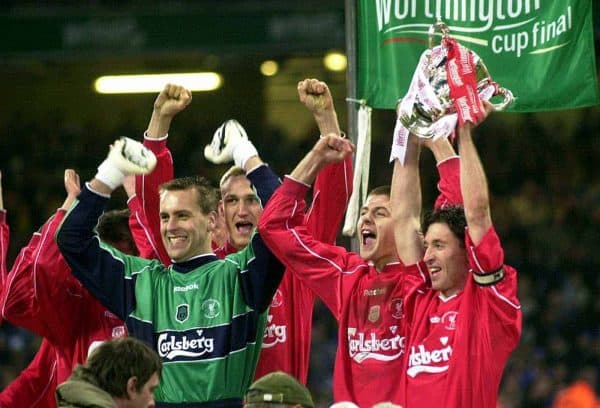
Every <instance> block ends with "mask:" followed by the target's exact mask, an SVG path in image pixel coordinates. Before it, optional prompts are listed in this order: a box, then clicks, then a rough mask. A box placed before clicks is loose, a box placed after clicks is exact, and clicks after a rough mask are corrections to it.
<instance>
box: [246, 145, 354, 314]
mask: <svg viewBox="0 0 600 408" xmlns="http://www.w3.org/2000/svg"><path fill="white" fill-rule="evenodd" d="M353 150H354V147H353V146H352V144H351V143H350V142H349V141H348V140H346V139H343V138H340V137H339V136H333V135H332V136H325V137H324V138H322V139H320V140H319V141H318V142H317V144H316V145H315V147H314V148H313V149H312V150H311V151H310V152H309V153H308V154H307V155H306V156H305V158H304V159H303V160H302V161H301V162H300V163H299V164H298V166H297V167H296V169H295V170H294V171H293V172H292V175H291V176H289V177H288V178H286V180H284V182H283V184H282V186H281V187H279V189H277V191H276V192H275V194H274V195H273V197H272V198H271V200H270V201H269V203H268V204H267V206H266V208H265V210H264V212H263V214H262V215H261V217H260V219H259V228H258V229H259V231H260V234H261V237H262V238H263V239H264V241H265V243H266V244H267V246H268V247H269V249H270V250H271V251H272V252H273V254H274V255H275V256H276V257H277V258H278V259H279V260H280V261H281V262H282V263H283V264H284V265H285V266H286V267H288V268H291V269H292V270H293V272H294V273H296V274H297V275H298V276H299V277H300V278H301V279H302V280H303V282H304V283H305V284H306V285H307V286H308V287H310V288H311V289H312V290H313V291H315V293H316V294H317V295H318V296H319V297H321V299H322V300H323V301H324V302H325V303H326V304H327V306H328V307H329V308H330V310H332V312H333V313H334V314H336V315H337V313H338V312H339V310H338V306H339V302H337V300H338V290H339V281H340V278H341V274H342V273H344V272H345V271H346V270H347V268H348V267H349V266H348V263H347V256H346V251H345V250H344V249H343V248H338V247H334V246H332V245H327V244H323V243H321V242H319V241H318V240H316V239H315V238H314V236H312V235H311V234H310V233H308V231H307V229H306V226H304V222H303V218H304V209H305V205H304V195H305V194H306V192H307V190H308V188H309V186H308V184H309V183H310V182H311V181H313V180H314V178H315V176H316V174H317V173H318V171H319V170H320V169H321V168H323V167H324V166H326V165H327V164H328V163H330V162H333V161H336V160H343V159H345V158H346V157H347V156H348V155H349V154H351V153H352V151H353ZM307 265H308V267H307Z"/></svg>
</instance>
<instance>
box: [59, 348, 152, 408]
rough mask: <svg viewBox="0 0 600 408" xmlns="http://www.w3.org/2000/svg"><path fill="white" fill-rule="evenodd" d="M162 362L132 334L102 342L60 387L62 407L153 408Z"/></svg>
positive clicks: (60, 405)
mask: <svg viewBox="0 0 600 408" xmlns="http://www.w3.org/2000/svg"><path fill="white" fill-rule="evenodd" d="M161 372H162V362H161V361H160V358H159V357H158V355H157V354H156V352H155V351H154V350H152V349H151V348H150V347H148V346H147V345H146V344H144V343H143V342H141V341H139V340H136V339H134V338H132V337H124V338H121V339H115V340H110V341H106V342H104V343H102V344H101V345H100V346H99V347H98V348H96V349H95V350H94V351H93V352H92V354H91V355H90V356H89V358H88V359H87V361H86V363H85V365H79V366H77V367H75V370H74V371H73V374H72V375H71V377H70V378H69V379H68V380H67V381H66V382H64V383H62V384H61V385H59V386H58V388H57V389H56V399H57V401H58V406H59V407H73V408H75V407H91V406H94V407H99V408H153V407H154V406H155V405H154V396H153V392H154V390H155V389H156V387H158V383H159V381H160V375H161Z"/></svg>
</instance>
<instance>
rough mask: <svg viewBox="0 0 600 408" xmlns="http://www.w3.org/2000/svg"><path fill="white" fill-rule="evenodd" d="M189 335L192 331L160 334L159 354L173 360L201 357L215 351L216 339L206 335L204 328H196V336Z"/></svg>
mask: <svg viewBox="0 0 600 408" xmlns="http://www.w3.org/2000/svg"><path fill="white" fill-rule="evenodd" d="M188 335H190V332H188V333H187V334H184V335H180V334H179V333H171V334H170V333H162V334H161V335H160V336H158V344H157V350H158V354H159V355H160V356H161V357H164V358H167V359H169V360H172V359H174V358H176V357H200V356H202V355H204V354H207V353H212V352H213V350H214V348H215V344H214V342H215V341H214V339H212V338H210V337H205V336H204V335H203V330H196V337H191V336H190V337H188Z"/></svg>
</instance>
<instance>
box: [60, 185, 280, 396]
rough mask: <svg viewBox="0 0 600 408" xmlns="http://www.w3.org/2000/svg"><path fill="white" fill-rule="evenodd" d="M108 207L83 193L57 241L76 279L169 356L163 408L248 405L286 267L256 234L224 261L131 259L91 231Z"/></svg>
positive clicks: (162, 390) (132, 329) (210, 257)
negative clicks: (267, 324) (271, 307)
mask: <svg viewBox="0 0 600 408" xmlns="http://www.w3.org/2000/svg"><path fill="white" fill-rule="evenodd" d="M105 202H106V198H104V197H101V196H99V195H97V194H95V193H93V192H91V191H89V190H88V189H87V188H86V189H84V190H83V191H82V193H81V194H80V196H79V199H78V201H77V202H76V203H75V205H74V206H73V207H72V209H71V210H70V212H69V214H68V215H67V217H65V220H64V222H63V225H62V226H61V228H60V230H59V231H58V233H57V243H58V245H59V248H60V249H61V252H62V254H63V255H64V257H65V259H66V260H67V262H68V263H69V265H70V266H71V268H72V270H73V274H74V275H75V276H76V277H77V278H78V279H79V280H80V281H81V282H82V283H83V284H84V285H85V286H86V287H87V288H88V290H89V291H90V292H91V293H92V294H93V295H94V296H95V297H96V298H97V299H98V300H99V301H100V302H101V303H102V304H104V305H105V306H106V307H107V308H108V309H109V310H111V311H112V312H114V313H115V314H116V315H117V316H119V317H121V318H122V319H123V320H125V321H126V323H127V328H128V330H129V334H130V335H132V336H135V337H137V338H139V339H141V340H143V341H146V342H147V343H148V344H150V345H151V346H152V347H154V349H155V350H156V351H157V352H158V354H159V355H160V356H161V358H162V361H163V371H162V376H161V381H160V385H159V387H158V389H157V390H156V392H155V394H154V395H155V399H156V401H157V406H159V407H160V406H166V407H225V406H241V403H242V398H243V395H244V393H245V391H246V389H247V388H248V387H249V386H250V384H251V382H252V379H253V376H254V369H255V367H256V362H257V360H258V356H259V353H260V348H261V342H262V334H263V332H264V327H265V320H266V310H267V308H268V306H269V304H270V301H271V299H272V297H273V294H274V292H275V290H276V288H277V286H278V285H279V282H280V280H281V277H282V274H283V267H282V265H281V264H280V263H279V262H278V261H277V260H276V259H275V258H274V257H273V256H272V255H271V253H270V252H269V251H268V249H267V248H266V246H265V245H264V243H263V242H262V240H261V239H260V236H259V235H258V234H255V235H254V236H253V237H252V240H251V243H250V244H249V245H248V246H247V247H246V248H245V249H244V250H242V251H240V252H238V253H235V254H231V255H229V256H228V257H227V258H225V259H223V260H219V259H217V257H216V256H215V255H214V254H205V255H199V256H197V257H195V258H192V259H190V260H187V261H185V262H181V263H175V264H173V265H172V266H170V267H168V268H167V267H165V266H164V265H162V264H161V263H159V262H158V261H150V260H146V259H143V258H139V257H133V256H129V255H125V254H123V253H121V252H119V251H118V250H116V249H114V248H112V247H110V246H107V245H104V244H101V243H100V241H99V240H98V239H97V237H96V236H94V234H93V232H92V230H93V227H94V225H95V223H96V220H97V218H98V216H99V215H100V213H101V211H102V208H103V207H104V204H105Z"/></svg>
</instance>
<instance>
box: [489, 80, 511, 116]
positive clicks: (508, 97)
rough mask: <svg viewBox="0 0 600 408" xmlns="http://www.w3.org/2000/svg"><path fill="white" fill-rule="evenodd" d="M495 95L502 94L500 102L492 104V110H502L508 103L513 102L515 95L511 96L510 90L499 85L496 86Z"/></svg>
mask: <svg viewBox="0 0 600 408" xmlns="http://www.w3.org/2000/svg"><path fill="white" fill-rule="evenodd" d="M496 95H502V97H503V100H502V102H499V103H493V104H492V105H493V106H494V110H496V111H502V110H504V109H505V108H506V107H507V106H508V105H510V104H511V103H513V101H514V100H515V97H514V96H513V94H512V92H511V91H510V90H508V89H506V88H503V87H501V86H499V87H498V92H497V93H496Z"/></svg>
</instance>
